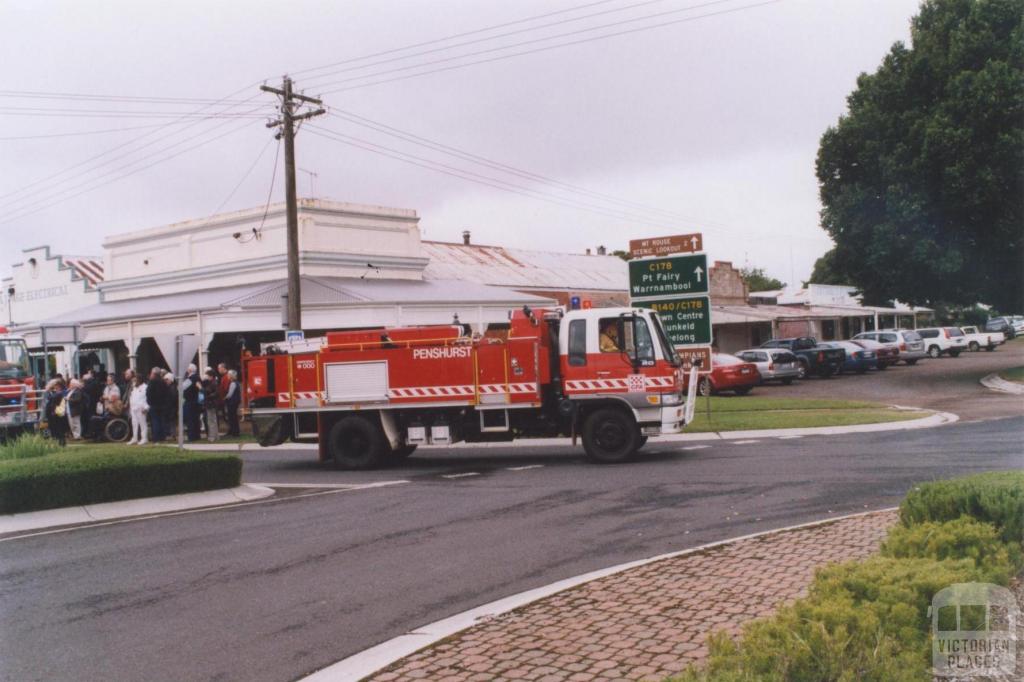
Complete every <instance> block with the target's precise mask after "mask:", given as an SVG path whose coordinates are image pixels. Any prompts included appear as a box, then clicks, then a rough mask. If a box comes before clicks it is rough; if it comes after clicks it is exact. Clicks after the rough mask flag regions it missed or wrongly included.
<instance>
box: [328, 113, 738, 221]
mask: <svg viewBox="0 0 1024 682" xmlns="http://www.w3.org/2000/svg"><path fill="white" fill-rule="evenodd" d="M339 112H341V113H339ZM328 116H332V117H334V118H337V119H339V120H342V121H347V122H349V123H354V124H356V125H360V126H363V127H366V128H369V129H371V130H376V131H378V132H381V133H384V134H385V135H390V136H391V137H395V138H398V139H401V140H405V141H407V142H412V143H413V144H417V145H419V146H421V147H426V148H428V149H434V150H435V151H440V152H442V153H445V154H448V155H450V156H454V157H456V158H461V159H463V160H466V161H470V162H472V163H476V164H479V165H482V166H485V167H488V168H492V169H494V170H499V171H502V172H506V173H510V174H512V175H516V176H519V177H521V178H524V179H527V180H533V181H536V182H543V183H547V184H550V185H555V186H558V187H561V188H563V189H564V191H569V192H572V193H576V194H582V195H586V196H588V197H591V198H594V199H600V200H603V201H606V202H610V203H613V204H619V205H620V206H623V207H626V208H629V209H633V210H641V211H645V212H648V213H651V214H657V215H658V216H659V217H660V218H662V219H665V218H669V219H673V220H682V221H684V222H690V223H699V224H703V225H715V224H716V223H713V222H711V221H707V220H700V219H696V218H692V217H688V216H684V215H681V214H679V213H676V212H674V211H668V210H665V209H661V208H658V207H656V206H649V205H646V204H642V203H640V202H636V201H629V200H627V199H621V198H619V197H614V196H611V195H609V194H603V193H601V192H595V191H593V190H590V189H588V188H586V187H582V186H580V185H574V184H571V183H568V182H563V181H561V180H557V179H555V178H551V177H548V176H545V175H541V174H539V173H533V172H531V171H527V170H523V169H521V168H516V167H515V166H510V165H508V164H505V163H501V162H499V161H494V160H493V159H488V158H486V157H483V156H480V155H478V154H473V153H472V152H467V151H465V150H463V149H459V148H457V147H452V146H450V145H446V144H443V143H441V142H437V141H435V140H431V139H428V138H425V137H422V136H420V135H416V134H414V133H410V132H407V131H404V130H400V129H398V128H395V127H393V126H389V125H386V124H384V123H380V122H378V121H374V120H372V119H368V118H366V117H365V116H359V115H358V114H353V113H351V112H346V111H342V110H338V109H334V108H331V110H330V111H329V113H328ZM721 226H722V227H726V226H725V225H721Z"/></svg>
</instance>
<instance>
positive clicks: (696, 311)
mask: <svg viewBox="0 0 1024 682" xmlns="http://www.w3.org/2000/svg"><path fill="white" fill-rule="evenodd" d="M633 305H636V306H639V307H641V308H650V309H651V310H654V311H656V312H657V313H658V316H659V317H660V318H661V321H662V323H663V324H664V325H665V331H666V332H668V337H669V340H670V341H671V342H672V345H673V346H692V345H702V344H709V343H711V299H710V298H709V297H707V296H693V297H691V298H669V299H656V300H653V301H634V302H633Z"/></svg>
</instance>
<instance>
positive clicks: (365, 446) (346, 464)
mask: <svg viewBox="0 0 1024 682" xmlns="http://www.w3.org/2000/svg"><path fill="white" fill-rule="evenodd" d="M384 448H385V443H384V434H383V433H382V432H381V428H380V425H379V424H373V423H371V422H370V421H369V420H366V419H363V418H362V417H356V416H348V417H342V418H341V419H339V420H338V421H337V422H335V424H334V426H332V427H331V430H330V431H329V432H328V434H327V451H328V452H329V453H330V454H331V456H332V457H333V458H334V466H335V468H337V469H370V468H372V467H373V466H374V465H376V464H377V461H378V459H379V458H380V456H381V453H382V452H383V451H384Z"/></svg>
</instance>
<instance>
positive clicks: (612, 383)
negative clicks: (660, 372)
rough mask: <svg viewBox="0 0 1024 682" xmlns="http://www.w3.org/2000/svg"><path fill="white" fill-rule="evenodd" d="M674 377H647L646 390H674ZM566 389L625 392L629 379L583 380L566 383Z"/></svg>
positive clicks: (645, 380)
mask: <svg viewBox="0 0 1024 682" xmlns="http://www.w3.org/2000/svg"><path fill="white" fill-rule="evenodd" d="M672 386H673V379H672V377H645V378H644V388H645V390H650V389H652V388H672ZM565 388H566V390H569V391H623V390H628V389H629V388H630V386H629V380H628V379H582V380H577V381H566V382H565Z"/></svg>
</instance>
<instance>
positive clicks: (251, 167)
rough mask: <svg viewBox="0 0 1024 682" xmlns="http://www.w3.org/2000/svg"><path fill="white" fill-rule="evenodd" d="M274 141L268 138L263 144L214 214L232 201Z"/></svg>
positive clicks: (214, 210) (275, 163) (275, 161)
mask: <svg viewBox="0 0 1024 682" xmlns="http://www.w3.org/2000/svg"><path fill="white" fill-rule="evenodd" d="M273 141H274V140H273V139H269V140H267V143H266V144H265V145H263V149H261V150H260V153H259V154H258V155H257V156H256V160H255V161H253V162H252V165H251V166H249V170H247V171H245V173H243V174H242V179H241V180H239V181H238V184H237V185H235V187H234V189H232V190H231V191H230V192H229V193H228V195H227V196H226V197H224V201H222V202H220V204H219V205H218V206H217V208H215V209H213V213H212V215H217V214H218V213H220V210H221V209H222V208H224V205H225V204H226V203H228V202H229V201H231V197H233V196H235V192H237V191H238V188H239V187H241V186H242V183H243V182H245V180H246V178H248V177H249V176H250V175H251V174H252V171H253V169H254V168H256V164H258V163H259V162H260V159H262V158H263V155H264V154H266V153H267V149H268V148H269V147H270V143H271V142H273ZM274 166H275V167H276V166H277V160H276V158H275V160H274Z"/></svg>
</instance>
